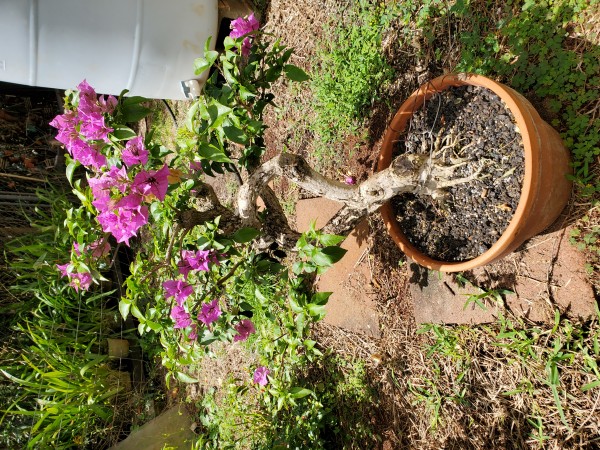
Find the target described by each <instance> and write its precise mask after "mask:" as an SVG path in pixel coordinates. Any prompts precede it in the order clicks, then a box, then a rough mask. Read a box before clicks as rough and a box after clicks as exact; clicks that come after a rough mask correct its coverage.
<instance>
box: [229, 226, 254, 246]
mask: <svg viewBox="0 0 600 450" xmlns="http://www.w3.org/2000/svg"><path fill="white" fill-rule="evenodd" d="M258 235H260V231H258V230H257V229H255V228H250V227H245V228H240V229H239V230H237V231H236V232H235V233H234V235H233V236H232V237H231V238H232V239H233V240H234V241H235V242H237V243H238V244H245V243H246V242H250V241H252V240H253V239H254V238H256V237H257V236H258Z"/></svg>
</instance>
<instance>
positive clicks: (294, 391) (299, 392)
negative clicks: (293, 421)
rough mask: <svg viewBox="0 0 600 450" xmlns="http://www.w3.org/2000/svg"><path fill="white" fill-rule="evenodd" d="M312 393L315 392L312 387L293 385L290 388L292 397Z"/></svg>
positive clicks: (301, 396) (300, 396)
mask: <svg viewBox="0 0 600 450" xmlns="http://www.w3.org/2000/svg"><path fill="white" fill-rule="evenodd" d="M311 394H313V391H311V390H310V389H306V388H301V387H293V388H291V389H290V396H291V397H292V398H303V397H306V396H307V395H311Z"/></svg>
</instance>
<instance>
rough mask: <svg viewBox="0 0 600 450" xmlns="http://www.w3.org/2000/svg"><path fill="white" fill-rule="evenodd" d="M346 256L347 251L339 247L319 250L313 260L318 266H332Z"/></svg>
mask: <svg viewBox="0 0 600 450" xmlns="http://www.w3.org/2000/svg"><path fill="white" fill-rule="evenodd" d="M345 254H346V250H344V249H343V248H341V247H337V246H329V247H325V248H323V249H321V250H319V251H318V252H317V253H316V254H315V255H314V256H313V258H312V260H313V262H314V263H315V264H316V265H318V266H331V265H333V264H335V263H336V262H338V261H339V260H340V259H342V257H343V256H344V255H345Z"/></svg>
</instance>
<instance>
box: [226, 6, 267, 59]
mask: <svg viewBox="0 0 600 450" xmlns="http://www.w3.org/2000/svg"><path fill="white" fill-rule="evenodd" d="M259 28H260V23H259V22H258V20H257V19H256V17H254V13H252V14H250V15H249V16H247V17H238V18H237V19H235V20H234V21H232V22H231V33H229V36H231V37H232V38H234V39H236V38H241V37H243V36H246V35H248V34H250V33H252V32H254V31H256V30H258V29H259ZM251 48H252V38H251V37H246V39H244V42H243V43H242V55H244V56H248V55H249V54H250V49H251Z"/></svg>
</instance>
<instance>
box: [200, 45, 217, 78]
mask: <svg viewBox="0 0 600 450" xmlns="http://www.w3.org/2000/svg"><path fill="white" fill-rule="evenodd" d="M215 54H216V56H214V58H213V55H215ZM204 56H207V57H206V58H202V57H199V58H196V59H195V60H194V74H196V75H200V74H202V73H203V72H205V71H206V70H208V69H210V67H211V66H212V65H213V64H214V62H215V60H216V59H217V57H218V56H219V54H218V53H217V52H215V51H208V52H206V53H205V54H204Z"/></svg>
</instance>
